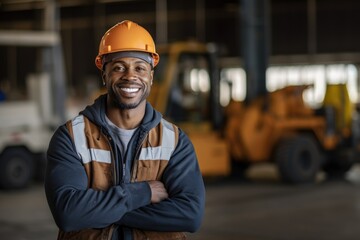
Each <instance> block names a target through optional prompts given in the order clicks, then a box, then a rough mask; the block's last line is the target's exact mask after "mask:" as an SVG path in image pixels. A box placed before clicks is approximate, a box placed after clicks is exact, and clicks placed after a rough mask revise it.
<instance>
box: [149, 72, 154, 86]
mask: <svg viewBox="0 0 360 240" xmlns="http://www.w3.org/2000/svg"><path fill="white" fill-rule="evenodd" d="M153 80H154V70H151V73H150V85H151V86H152V85H153Z"/></svg>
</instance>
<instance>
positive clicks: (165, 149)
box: [139, 119, 175, 161]
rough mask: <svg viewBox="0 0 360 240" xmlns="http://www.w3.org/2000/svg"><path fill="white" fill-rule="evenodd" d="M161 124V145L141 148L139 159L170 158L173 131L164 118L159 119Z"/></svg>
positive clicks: (173, 142) (173, 143) (173, 145)
mask: <svg viewBox="0 0 360 240" xmlns="http://www.w3.org/2000/svg"><path fill="white" fill-rule="evenodd" d="M161 123H162V125H163V131H162V140H161V146H158V147H147V148H142V149H141V153H140V157H139V160H153V159H160V160H167V161H169V160H170V157H171V155H172V153H173V151H174V149H175V131H174V129H173V126H172V125H171V124H170V123H169V122H168V121H166V120H164V119H161Z"/></svg>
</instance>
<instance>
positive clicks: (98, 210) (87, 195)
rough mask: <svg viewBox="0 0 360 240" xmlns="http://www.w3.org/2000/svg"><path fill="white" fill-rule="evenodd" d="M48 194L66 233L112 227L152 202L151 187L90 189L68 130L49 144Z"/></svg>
mask: <svg viewBox="0 0 360 240" xmlns="http://www.w3.org/2000/svg"><path fill="white" fill-rule="evenodd" d="M45 193H46V197H47V201H48V204H49V207H50V210H51V212H52V214H53V217H54V220H55V222H56V224H57V225H58V227H59V228H60V229H62V230H64V231H66V232H67V231H75V230H81V229H85V228H103V227H106V226H109V225H111V224H113V223H115V222H117V221H118V220H119V219H121V218H122V216H123V215H124V214H125V213H126V212H128V211H132V210H134V209H136V208H139V207H141V206H145V205H147V204H149V203H150V199H151V190H150V187H149V185H148V184H147V183H137V184H125V185H120V186H114V187H111V188H109V189H108V190H107V191H96V190H94V189H88V178H87V175H86V173H85V170H84V167H83V165H82V162H81V159H80V158H79V156H78V155H77V153H76V150H75V147H74V145H73V142H72V140H71V137H70V135H69V133H68V131H67V129H66V127H65V126H61V127H60V128H59V129H57V131H56V132H55V133H54V135H53V137H52V139H51V141H50V144H49V148H48V152H47V167H46V175H45ZM139 193H141V194H139ZM144 196H145V197H144Z"/></svg>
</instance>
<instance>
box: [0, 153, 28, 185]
mask: <svg viewBox="0 0 360 240" xmlns="http://www.w3.org/2000/svg"><path fill="white" fill-rule="evenodd" d="M33 173H34V163H33V159H32V155H31V154H30V153H29V152H28V151H27V150H26V149H23V148H9V149H6V150H5V151H4V152H3V153H2V154H1V155H0V187H1V188H3V189H20V188H25V187H26V186H28V185H29V183H30V182H31V180H32V177H33Z"/></svg>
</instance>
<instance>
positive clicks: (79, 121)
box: [72, 115, 175, 164]
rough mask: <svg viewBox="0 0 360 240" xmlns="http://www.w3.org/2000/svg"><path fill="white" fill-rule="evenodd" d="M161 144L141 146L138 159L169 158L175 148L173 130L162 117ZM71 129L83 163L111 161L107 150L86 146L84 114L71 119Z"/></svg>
mask: <svg viewBox="0 0 360 240" xmlns="http://www.w3.org/2000/svg"><path fill="white" fill-rule="evenodd" d="M161 123H162V125H163V131H162V141H161V146H158V147H151V146H150V147H146V148H142V149H141V152H140V156H139V159H140V160H157V159H161V160H167V161H168V160H170V157H171V155H172V153H173V152H174V149H175V131H174V129H173V126H172V124H170V123H169V122H167V121H166V120H164V119H162V120H161ZM72 129H73V135H74V143H75V147H76V151H77V153H78V155H79V157H80V158H81V160H82V162H83V163H84V164H86V163H89V162H91V161H96V162H103V163H111V153H110V151H107V150H102V149H95V148H88V145H87V141H86V136H85V122H84V116H83V115H78V116H77V117H75V118H74V119H73V120H72Z"/></svg>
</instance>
